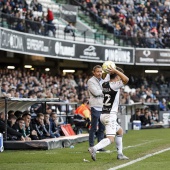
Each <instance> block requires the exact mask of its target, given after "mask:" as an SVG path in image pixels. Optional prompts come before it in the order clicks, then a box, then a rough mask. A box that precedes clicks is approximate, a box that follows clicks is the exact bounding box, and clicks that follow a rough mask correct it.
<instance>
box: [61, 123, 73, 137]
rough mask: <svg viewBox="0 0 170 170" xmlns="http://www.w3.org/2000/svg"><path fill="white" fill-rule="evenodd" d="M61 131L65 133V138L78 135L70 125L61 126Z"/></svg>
mask: <svg viewBox="0 0 170 170" xmlns="http://www.w3.org/2000/svg"><path fill="white" fill-rule="evenodd" d="M61 130H62V131H63V133H64V135H65V136H73V135H76V134H75V132H74V131H73V129H72V127H71V125H70V124H66V125H61Z"/></svg>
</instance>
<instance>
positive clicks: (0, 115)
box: [0, 112, 25, 141]
mask: <svg viewBox="0 0 170 170" xmlns="http://www.w3.org/2000/svg"><path fill="white" fill-rule="evenodd" d="M4 132H5V113H4V112H0V133H2V134H4ZM7 140H21V141H25V138H24V136H23V135H22V134H21V133H19V132H17V131H15V130H14V129H13V128H11V127H9V126H8V125H7Z"/></svg>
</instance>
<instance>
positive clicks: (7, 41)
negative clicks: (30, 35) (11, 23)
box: [1, 31, 24, 50]
mask: <svg viewBox="0 0 170 170" xmlns="http://www.w3.org/2000/svg"><path fill="white" fill-rule="evenodd" d="M1 35H2V38H1V46H2V47H9V48H12V49H18V50H23V49H24V47H23V40H22V36H19V35H16V34H14V33H7V32H4V31H2V34H1Z"/></svg>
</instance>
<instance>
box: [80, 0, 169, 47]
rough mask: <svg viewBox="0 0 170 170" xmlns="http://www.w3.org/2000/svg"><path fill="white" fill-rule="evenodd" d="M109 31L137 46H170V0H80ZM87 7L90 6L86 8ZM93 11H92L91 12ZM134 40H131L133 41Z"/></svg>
mask: <svg viewBox="0 0 170 170" xmlns="http://www.w3.org/2000/svg"><path fill="white" fill-rule="evenodd" d="M78 2H79V3H81V5H82V8H83V9H85V14H89V13H90V14H92V15H90V16H91V17H92V18H93V19H94V22H95V21H97V22H98V23H99V24H100V25H101V26H102V27H104V29H107V30H108V32H110V33H113V34H114V35H115V36H116V37H119V38H123V40H124V41H126V42H127V43H130V44H131V45H133V46H135V47H144V48H145V47H147V48H169V47H170V45H169V44H170V43H169V42H170V25H169V23H170V1H169V0H79V1H78ZM86 9H87V10H86ZM87 11H89V13H87ZM129 40H130V42H129Z"/></svg>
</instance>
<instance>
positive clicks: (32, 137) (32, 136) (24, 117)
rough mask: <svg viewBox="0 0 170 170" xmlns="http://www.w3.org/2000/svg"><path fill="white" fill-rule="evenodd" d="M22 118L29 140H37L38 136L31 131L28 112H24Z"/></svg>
mask: <svg viewBox="0 0 170 170" xmlns="http://www.w3.org/2000/svg"><path fill="white" fill-rule="evenodd" d="M22 118H23V120H24V122H25V134H26V136H29V137H30V138H31V140H38V135H37V132H36V131H35V130H33V127H32V123H31V115H30V113H29V112H28V111H24V112H23V115H22Z"/></svg>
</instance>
